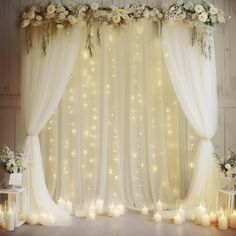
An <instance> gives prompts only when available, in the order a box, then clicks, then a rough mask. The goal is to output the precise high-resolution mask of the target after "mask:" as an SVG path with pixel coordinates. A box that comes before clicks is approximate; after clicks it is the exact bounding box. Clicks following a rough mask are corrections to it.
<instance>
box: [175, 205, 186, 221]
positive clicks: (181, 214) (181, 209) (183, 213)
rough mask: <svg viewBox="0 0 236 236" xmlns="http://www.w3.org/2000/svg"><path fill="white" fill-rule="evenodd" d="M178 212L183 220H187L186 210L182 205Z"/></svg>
mask: <svg viewBox="0 0 236 236" xmlns="http://www.w3.org/2000/svg"><path fill="white" fill-rule="evenodd" d="M177 212H178V214H179V215H180V216H181V218H182V222H184V221H185V210H184V209H183V208H182V207H180V208H179V209H178V211H177Z"/></svg>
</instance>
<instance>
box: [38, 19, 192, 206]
mask: <svg viewBox="0 0 236 236" xmlns="http://www.w3.org/2000/svg"><path fill="white" fill-rule="evenodd" d="M84 33H86V31H84ZM159 33H160V32H159V31H158V27H157V25H154V24H153V23H151V22H149V21H144V22H141V23H138V24H135V26H129V27H126V28H125V29H122V30H120V31H118V32H117V31H116V30H114V29H112V28H106V29H103V30H102V31H101V46H100V47H97V48H96V50H95V55H94V57H92V58H89V56H88V52H87V51H86V50H83V48H84V45H82V49H81V53H80V54H79V56H78V59H77V62H76V65H75V68H74V70H73V72H72V75H71V80H70V82H69V85H68V87H67V90H66V93H65V94H64V96H63V98H62V100H61V103H60V105H59V108H58V110H57V112H56V113H55V114H54V116H53V117H52V118H51V120H50V121H49V122H48V124H47V126H45V128H44V130H43V131H42V133H41V144H42V149H43V156H44V166H45V174H46V180H47V184H48V188H49V190H50V193H51V195H52V196H53V197H54V199H59V198H60V197H62V198H64V199H67V200H71V201H72V202H74V203H75V204H76V205H77V206H79V207H82V206H83V205H86V204H88V203H89V201H92V200H93V199H96V198H98V197H99V198H102V199H104V200H105V201H106V203H109V202H113V203H114V202H122V203H124V204H125V205H126V206H127V207H129V208H141V207H143V206H144V205H146V206H149V207H150V206H152V205H153V204H154V203H155V202H157V201H158V200H161V201H163V202H164V203H165V204H166V205H167V206H168V208H173V207H175V203H176V200H179V199H183V198H185V196H186V192H185V190H186V188H188V183H189V180H186V179H185V178H186V175H185V173H186V172H191V171H192V168H191V167H192V166H191V167H189V166H188V165H186V162H185V161H184V160H183V157H182V156H181V153H182V151H183V150H185V151H186V143H184V142H183V133H184V131H183V128H184V127H182V125H181V119H182V117H183V114H182V112H181V111H180V109H179V105H178V102H177V98H176V96H175V93H174V90H173V88H172V84H171V81H170V79H169V76H168V72H167V69H166V66H165V61H164V59H163V57H162V48H161V39H160V35H159ZM81 35H83V34H81ZM190 47H191V44H190ZM179 63H180V64H181V61H180V62H179ZM192 138H193V136H192ZM193 153H194V152H193ZM191 158H193V156H191V157H190V159H191ZM192 165H193V164H192ZM190 176H191V173H190ZM187 177H189V175H187ZM186 184H187V186H183V185H186Z"/></svg>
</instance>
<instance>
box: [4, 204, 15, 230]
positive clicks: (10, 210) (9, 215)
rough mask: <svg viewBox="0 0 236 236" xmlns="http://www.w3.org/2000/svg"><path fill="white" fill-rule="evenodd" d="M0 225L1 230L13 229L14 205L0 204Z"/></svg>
mask: <svg viewBox="0 0 236 236" xmlns="http://www.w3.org/2000/svg"><path fill="white" fill-rule="evenodd" d="M0 226H1V227H2V229H3V230H7V231H13V230H14V229H15V211H14V206H7V204H5V206H4V207H3V206H2V205H0Z"/></svg>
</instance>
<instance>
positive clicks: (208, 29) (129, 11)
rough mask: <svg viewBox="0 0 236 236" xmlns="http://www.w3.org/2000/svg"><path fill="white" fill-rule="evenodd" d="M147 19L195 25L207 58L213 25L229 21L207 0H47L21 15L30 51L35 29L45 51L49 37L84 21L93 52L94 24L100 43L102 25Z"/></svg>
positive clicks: (195, 39) (196, 40) (194, 37)
mask: <svg viewBox="0 0 236 236" xmlns="http://www.w3.org/2000/svg"><path fill="white" fill-rule="evenodd" d="M144 18H145V19H149V20H152V21H154V22H160V23H162V22H163V21H183V22H185V23H187V24H189V25H191V26H192V28H193V30H192V44H195V43H197V44H198V45H199V46H200V48H201V51H202V53H203V54H204V55H205V56H206V57H210V55H211V47H212V44H211V43H209V42H208V38H209V35H211V34H212V28H213V26H215V25H216V24H218V23H220V24H223V23H226V17H225V15H224V12H223V11H222V10H219V9H217V8H216V7H215V6H214V5H213V4H211V3H209V2H206V1H201V2H200V1H198V3H197V1H194V2H191V1H187V2H186V3H185V2H184V1H182V0H178V1H177V2H176V3H174V4H171V5H168V6H167V5H165V6H162V7H153V8H152V7H149V6H145V5H143V4H140V3H133V4H130V5H128V6H127V7H124V8H118V7H115V6H114V7H111V8H108V7H100V6H99V5H98V4H97V3H92V4H91V5H89V4H82V3H81V4H74V5H68V6H66V5H62V4H56V5H54V4H51V3H48V4H46V5H45V4H44V5H36V6H31V7H27V8H26V9H25V11H24V12H23V13H22V14H21V28H25V29H26V30H27V32H28V34H27V50H29V49H30V48H31V47H32V39H31V33H32V30H33V29H34V28H39V27H40V28H42V29H43V38H42V49H43V51H44V53H46V47H47V44H48V43H49V38H50V36H51V35H53V34H54V33H55V32H56V31H57V30H62V29H64V28H68V27H70V26H73V25H75V24H78V23H80V22H85V23H86V24H87V26H88V33H87V44H86V47H87V48H88V50H89V52H90V55H92V51H93V45H92V37H93V34H92V26H93V27H95V28H96V30H97V34H96V37H97V42H98V43H99V41H100V34H99V27H101V26H108V25H113V26H115V27H118V26H122V25H127V24H130V23H134V22H137V21H139V20H141V19H144ZM157 25H161V24H157Z"/></svg>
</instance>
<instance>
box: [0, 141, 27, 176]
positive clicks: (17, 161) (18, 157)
mask: <svg viewBox="0 0 236 236" xmlns="http://www.w3.org/2000/svg"><path fill="white" fill-rule="evenodd" d="M0 161H1V163H2V165H3V167H4V169H5V170H6V171H7V172H9V173H22V172H23V171H24V170H25V163H24V154H23V153H22V152H15V153H14V152H13V151H11V150H10V148H9V147H8V146H6V145H5V144H4V145H3V147H2V152H1V155H0Z"/></svg>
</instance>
